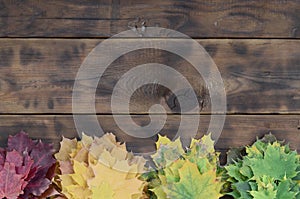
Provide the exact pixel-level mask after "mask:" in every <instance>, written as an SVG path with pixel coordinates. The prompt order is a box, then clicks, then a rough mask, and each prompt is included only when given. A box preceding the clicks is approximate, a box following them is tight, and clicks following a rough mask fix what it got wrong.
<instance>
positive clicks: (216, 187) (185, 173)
mask: <svg viewBox="0 0 300 199" xmlns="http://www.w3.org/2000/svg"><path fill="white" fill-rule="evenodd" d="M178 172H179V178H180V180H179V181H178V182H175V183H172V184H170V185H169V186H167V187H164V188H163V190H164V191H165V192H166V194H167V196H168V198H176V199H186V198H191V199H193V198H194V199H196V198H219V197H221V196H222V194H220V190H221V186H222V184H221V183H217V181H218V180H217V176H216V173H215V172H214V171H213V170H210V171H208V172H205V173H203V174H200V172H199V171H198V167H197V165H196V164H193V163H191V162H190V161H185V163H184V164H183V166H182V167H181V168H180V169H179V170H178Z"/></svg>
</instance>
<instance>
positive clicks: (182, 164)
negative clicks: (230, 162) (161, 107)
mask: <svg viewBox="0 0 300 199" xmlns="http://www.w3.org/2000/svg"><path fill="white" fill-rule="evenodd" d="M156 146H157V147H158V148H157V152H156V153H155V154H154V155H153V156H152V160H153V162H154V164H155V165H156V168H155V169H156V170H155V171H152V172H148V173H145V174H143V175H142V176H141V179H143V180H145V181H147V182H148V184H147V185H146V187H145V189H146V191H147V193H148V196H149V197H150V198H157V199H166V198H176V199H177V198H178V199H180V198H189V199H198V198H212V199H214V198H215V199H217V198H219V197H220V196H222V194H221V193H220V192H221V189H222V186H223V184H224V182H223V180H222V178H221V173H220V172H218V170H219V169H218V154H217V153H216V152H215V150H214V142H213V140H212V139H211V137H210V135H205V136H203V137H202V138H201V139H200V140H196V139H193V140H192V142H191V144H190V147H189V148H187V149H186V151H185V150H183V148H182V145H181V142H180V140H179V139H177V140H175V141H174V142H172V141H171V140H169V139H168V138H166V137H160V138H159V140H158V142H157V144H156ZM164 152H166V153H164ZM172 153H174V154H172ZM161 166H163V167H161Z"/></svg>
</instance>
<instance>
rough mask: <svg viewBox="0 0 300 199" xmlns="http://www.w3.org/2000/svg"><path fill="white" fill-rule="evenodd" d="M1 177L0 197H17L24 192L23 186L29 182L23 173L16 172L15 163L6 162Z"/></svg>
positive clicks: (0, 172)
mask: <svg viewBox="0 0 300 199" xmlns="http://www.w3.org/2000/svg"><path fill="white" fill-rule="evenodd" d="M0 179H1V183H0V198H7V199H16V198H17V197H18V196H19V195H21V194H23V188H24V187H25V186H26V184H27V183H26V181H25V180H24V179H23V175H20V174H17V173H16V166H15V165H14V164H13V163H9V162H6V163H4V167H3V169H2V170H1V171H0Z"/></svg>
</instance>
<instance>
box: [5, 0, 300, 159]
mask: <svg viewBox="0 0 300 199" xmlns="http://www.w3.org/2000/svg"><path fill="white" fill-rule="evenodd" d="M142 25H145V26H146V27H150V26H157V27H163V28H170V29H174V30H177V31H180V32H182V33H185V34H187V35H189V36H190V37H192V38H194V39H196V40H197V42H199V43H200V44H201V45H202V46H203V47H204V48H205V49H206V50H207V52H208V53H209V55H210V56H211V57H212V58H213V60H214V62H215V63H216V65H217V66H218V69H219V71H220V73H221V75H222V78H223V80H224V84H225V89H226V94H227V108H228V113H227V117H226V122H225V126H224V129H223V132H222V134H221V137H220V139H219V140H218V142H217V144H216V148H217V150H218V151H220V152H222V158H221V161H222V163H225V158H226V157H225V155H226V154H225V152H226V150H227V149H228V148H230V147H236V146H240V145H247V144H251V143H252V142H253V141H254V140H255V139H256V137H261V136H262V135H263V134H265V133H268V132H272V133H274V134H275V135H276V136H277V137H278V138H279V139H285V140H286V141H287V142H289V143H290V145H291V147H292V148H293V149H298V151H300V40H299V38H300V1H298V0H274V1H268V0H261V1H254V0H248V1H244V0H231V1H223V0H208V1H206V0H194V1H182V0H165V1H158V0H147V1H146V0H141V1H133V0H88V1H79V0H53V1H46V0H43V1H35V0H27V1H20V0H13V1H11V0H0V146H5V141H6V139H7V137H8V135H10V134H16V133H17V132H19V131H20V130H25V131H27V132H28V133H29V134H30V136H31V137H32V138H38V139H43V140H45V141H47V142H53V143H54V145H55V147H56V149H58V147H59V141H60V139H61V136H66V137H74V136H77V133H76V129H75V126H74V121H73V117H72V88H73V84H74V79H75V76H76V73H77V70H78V69H79V67H80V65H81V63H82V62H83V60H84V58H85V57H86V56H87V55H88V54H89V52H90V51H91V50H92V49H93V48H94V47H95V46H96V45H97V44H99V43H100V42H101V41H103V40H104V39H107V38H109V37H110V36H112V35H114V34H116V33H119V32H121V31H124V30H130V29H133V30H134V28H135V27H138V28H140V27H142ZM137 39H138V35H137V38H134V40H137ZM132 40H133V39H128V38H121V39H116V40H115V42H116V44H117V43H118V42H120V41H121V42H125V43H126V42H132ZM161 40H162V41H163V39H162V38H161ZM177 40H178V41H179V40H180V38H178V39H177ZM153 61H155V62H157V63H162V64H166V65H168V66H171V67H173V68H174V69H176V70H178V71H179V72H180V73H181V74H183V75H184V76H185V77H186V78H187V79H188V80H189V82H190V83H191V84H192V85H193V88H194V90H195V92H196V94H197V97H198V99H199V101H201V100H203V101H204V102H205V103H203V107H202V110H201V113H200V115H201V121H200V127H199V133H198V134H197V136H198V137H200V136H201V135H202V134H203V133H204V132H206V130H207V127H208V124H209V121H210V120H209V118H210V114H213V113H211V111H210V102H209V99H208V95H207V92H206V90H205V86H203V81H202V80H201V77H200V76H199V75H197V73H195V71H194V69H193V68H192V66H190V65H189V64H188V63H187V62H186V61H184V60H182V59H180V58H178V57H177V56H175V55H172V54H170V53H167V52H164V51H158V50H143V51H138V52H134V53H129V54H127V55H125V56H122V57H120V58H119V59H118V60H116V61H115V62H114V63H113V64H111V65H110V66H109V68H108V69H107V70H106V71H105V73H104V76H103V78H102V79H101V83H100V84H99V85H98V88H97V93H96V104H95V106H96V111H97V114H98V120H99V122H100V124H101V125H102V127H103V129H104V130H105V131H110V132H113V133H115V134H116V135H117V137H118V139H119V140H120V141H126V142H128V149H129V150H133V151H135V152H144V151H149V150H150V151H151V150H153V149H154V141H155V140H156V138H157V137H156V136H153V137H151V138H149V139H137V138H133V137H130V136H128V135H126V134H125V133H123V132H122V131H121V130H120V129H119V128H118V126H117V125H116V124H115V122H114V120H113V116H112V114H111V108H110V100H111V99H110V96H111V93H112V90H113V88H114V85H115V84H116V82H117V81H118V79H119V78H120V77H121V76H122V74H124V72H126V71H128V70H129V69H130V68H132V67H134V66H137V65H139V64H144V63H149V62H153ZM126 86H128V87H130V85H126ZM157 103H159V104H161V105H162V106H164V107H165V109H166V110H167V113H168V119H167V122H166V125H165V127H164V128H163V129H162V130H161V132H160V133H161V134H164V135H168V136H169V137H172V136H174V134H175V133H176V130H177V127H178V125H179V121H180V118H179V115H178V110H179V109H178V105H177V104H176V99H175V98H174V95H173V94H172V93H171V92H170V91H169V90H168V89H166V88H164V87H162V86H159V85H150V86H145V87H142V88H141V89H139V90H138V91H137V92H135V93H134V95H133V96H132V98H131V104H130V113H131V114H133V116H132V117H133V119H134V121H135V122H136V123H137V124H140V125H144V124H146V123H147V122H149V117H148V115H147V114H148V109H149V107H150V106H152V105H153V104H157ZM80 106H81V107H85V106H86V102H85V101H83V102H82V104H80ZM120 114H123V112H120ZM194 114H199V113H194ZM187 137H188V134H187Z"/></svg>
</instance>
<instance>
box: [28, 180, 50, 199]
mask: <svg viewBox="0 0 300 199" xmlns="http://www.w3.org/2000/svg"><path fill="white" fill-rule="evenodd" d="M50 184H51V181H50V180H49V179H47V178H39V177H35V178H34V179H33V180H32V182H31V181H30V183H29V184H28V185H27V186H26V189H25V190H24V195H23V196H24V198H28V196H29V195H30V194H33V195H35V196H40V195H42V194H43V193H44V192H45V191H46V190H47V189H48V188H49V186H50Z"/></svg>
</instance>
